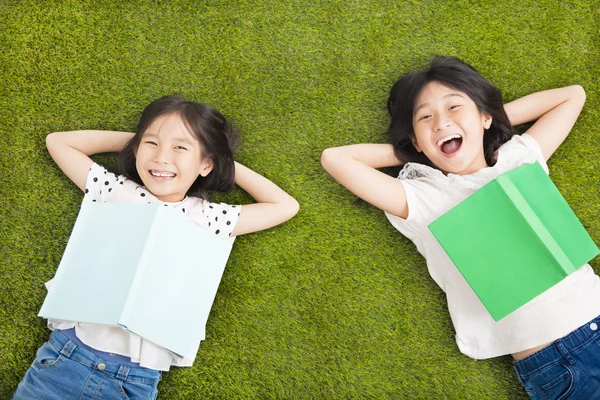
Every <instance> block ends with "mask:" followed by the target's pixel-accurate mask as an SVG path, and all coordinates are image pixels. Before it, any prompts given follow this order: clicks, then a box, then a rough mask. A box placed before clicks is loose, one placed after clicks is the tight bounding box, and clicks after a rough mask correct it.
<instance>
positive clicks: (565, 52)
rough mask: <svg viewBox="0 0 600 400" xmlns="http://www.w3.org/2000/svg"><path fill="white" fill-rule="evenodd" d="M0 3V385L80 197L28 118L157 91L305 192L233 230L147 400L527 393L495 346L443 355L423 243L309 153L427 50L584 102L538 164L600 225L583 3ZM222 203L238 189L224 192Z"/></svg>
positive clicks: (92, 119)
mask: <svg viewBox="0 0 600 400" xmlns="http://www.w3.org/2000/svg"><path fill="white" fill-rule="evenodd" d="M0 15H2V18H1V19H0V79H1V82H2V85H1V87H0V99H2V100H1V103H0V122H1V123H0V152H1V154H2V156H1V157H0V168H1V171H2V179H1V180H0V193H1V196H0V217H1V224H0V240H1V247H0V260H1V261H0V304H1V306H0V330H1V331H2V335H0V398H9V397H10V396H11V394H12V392H13V391H14V389H15V388H16V386H17V384H18V382H19V381H20V380H21V378H22V377H23V375H24V373H25V371H26V369H27V368H28V366H29V364H30V363H31V361H32V359H33V357H34V354H35V351H36V349H37V348H38V347H39V346H40V345H41V344H42V343H43V342H44V341H45V340H46V339H47V337H48V330H47V329H46V327H45V321H43V320H42V319H40V318H38V317H36V315H37V312H38V310H39V308H40V306H41V304H42V301H43V299H44V296H45V293H46V292H45V288H44V286H43V283H44V282H45V281H47V280H49V279H50V278H51V277H52V276H53V274H54V271H55V269H56V267H57V265H58V262H59V261H60V258H61V254H62V251H63V250H64V247H65V245H66V242H67V240H68V237H69V234H70V230H71V228H72V224H73V222H74V220H75V217H76V215H77V212H78V207H79V203H80V201H81V198H82V195H81V193H80V192H79V190H78V189H77V188H76V187H75V186H74V185H73V184H72V183H71V182H70V181H68V179H67V178H66V177H65V176H64V175H63V174H62V173H61V172H60V171H59V170H58V168H57V167H56V166H55V164H54V163H53V162H52V160H51V159H50V157H49V155H48V153H47V152H46V150H45V146H44V139H45V136H46V135H47V134H48V133H49V132H52V131H60V130H72V129H85V128H94V129H114V130H131V129H133V128H134V126H135V124H136V122H137V119H138V118H139V115H140V112H141V110H142V109H143V107H144V106H145V105H146V104H148V103H149V102H150V101H151V100H153V99H155V98H157V97H159V96H161V95H164V94H170V93H174V92H178V93H182V94H184V95H186V96H188V97H190V98H192V99H194V100H197V101H203V102H207V103H210V104H212V105H213V106H215V107H217V108H218V109H219V110H221V111H222V112H223V113H224V114H225V115H226V116H228V117H230V118H231V119H232V120H233V121H234V123H235V124H236V125H237V127H238V128H239V130H240V131H241V134H242V137H243V140H244V142H243V147H242V148H241V151H240V153H239V155H238V159H239V160H240V161H241V162H243V163H245V164H247V165H248V166H250V167H251V168H253V169H255V170H257V171H258V172H260V173H262V174H264V175H266V176H267V177H268V178H270V179H272V180H273V181H275V182H276V183H278V184H279V185H280V186H281V187H283V188H284V189H285V190H287V191H289V192H290V193H291V194H292V195H293V196H294V197H296V198H297V199H298V201H299V202H300V204H301V207H302V208H301V211H300V213H299V214H298V216H296V217H295V218H294V219H293V220H291V221H290V222H288V223H286V224H284V225H282V226H279V227H276V228H274V229H271V230H269V231H265V232H262V233H256V234H253V235H248V236H244V237H240V238H239V239H237V241H236V245H235V246H234V250H233V253H232V255H231V258H230V260H229V263H228V266H227V269H226V272H225V275H224V277H223V280H222V282H221V286H220V289H219V293H218V295H217V298H216V300H215V304H214V307H213V311H212V313H211V317H210V319H209V323H208V327H207V340H206V341H205V342H203V343H202V345H201V348H200V351H199V353H198V356H197V358H196V362H195V364H194V366H193V367H191V368H185V369H177V368H174V369H173V370H172V371H171V372H169V373H167V374H165V375H164V377H163V381H162V382H161V383H160V385H159V390H160V397H161V398H165V399H193V398H211V399H246V398H247V399H252V398H256V399H269V398H273V399H285V398H290V399H291V398H293V399H315V398H318V399H321V398H322V399H338V398H378V399H379V398H390V399H399V398H407V399H444V398H448V399H456V398H468V399H517V398H525V397H526V396H525V393H524V391H523V390H522V389H521V388H520V386H519V384H518V382H517V379H516V378H515V377H514V375H513V371H512V368H511V360H510V359H509V357H502V358H498V359H492V360H485V361H475V360H472V359H469V358H468V357H466V356H463V355H462V354H460V352H459V351H458V349H457V346H456V344H455V343H454V339H453V336H454V332H453V328H452V325H451V322H450V320H449V316H448V313H447V310H446V305H445V300H444V295H443V293H442V292H441V290H440V289H439V288H438V287H437V286H436V285H435V283H434V282H433V281H432V279H431V278H430V277H429V276H428V273H427V271H426V267H425V262H424V260H423V259H422V258H421V257H420V256H419V254H418V253H417V252H416V250H415V249H414V247H413V246H412V244H411V243H410V242H408V241H407V240H406V239H405V238H404V237H402V235H401V234H400V233H398V232H396V231H395V230H394V229H393V227H392V226H391V225H390V224H389V223H388V222H387V220H386V218H385V217H384V215H383V213H381V212H379V211H378V210H376V209H375V208H373V207H371V206H369V205H367V204H364V203H362V202H360V201H357V200H356V198H355V197H354V196H353V195H352V194H350V193H349V192H347V191H346V190H345V189H343V188H342V187H340V186H339V185H338V184H336V183H335V182H334V181H333V180H332V179H331V178H330V177H328V176H327V174H326V173H325V172H324V171H323V170H322V168H321V167H320V163H319V157H320V153H321V151H322V150H323V149H324V148H326V147H331V146H337V145H343V144H350V143H359V142H367V141H370V142H382V141H383V140H384V139H383V136H382V132H384V131H385V129H386V124H387V121H388V120H387V117H386V114H385V101H386V99H387V94H388V91H389V88H390V86H391V84H392V83H393V82H394V81H395V79H396V78H397V77H398V76H399V75H400V74H402V73H404V72H407V71H409V70H411V69H413V68H416V67H422V66H424V65H425V64H426V63H427V61H428V60H429V59H430V58H431V56H432V55H434V54H445V55H456V56H458V57H460V58H462V59H464V60H465V61H467V62H470V63H472V64H473V65H474V66H475V67H476V68H478V69H479V70H480V72H481V73H482V74H483V75H484V76H486V77H487V78H489V79H490V80H491V81H492V82H494V83H495V84H496V85H498V86H499V87H500V88H501V89H502V91H503V94H504V96H505V100H506V101H509V100H512V99H514V98H517V97H519V96H522V95H525V94H527V93H530V92H533V91H537V90H542V89H547V88H552V87H557V86H563V85H569V84H581V85H583V86H584V87H585V88H586V90H587V94H588V100H587V105H586V107H585V108H584V111H583V113H582V115H581V117H580V119H579V121H578V122H577V124H576V125H575V127H574V129H573V132H572V133H571V135H570V137H569V138H568V140H567V141H566V142H565V144H564V145H563V146H562V147H561V148H560V149H559V151H558V152H557V153H556V154H555V155H554V156H553V158H552V159H551V162H550V168H551V176H552V178H553V179H554V181H555V183H556V184H557V186H558V187H559V189H560V190H561V192H562V193H563V194H564V195H565V197H566V198H567V201H568V202H569V203H570V204H571V206H572V208H573V209H574V210H575V212H576V213H577V215H578V216H579V217H580V219H581V220H582V222H583V224H584V225H585V227H586V228H587V229H588V231H589V232H590V234H591V235H592V237H593V238H594V239H595V241H596V242H600V218H599V214H598V213H599V211H598V210H600V202H599V197H598V187H599V186H600V185H599V183H600V161H599V159H600V158H599V157H597V154H596V153H597V152H598V150H599V143H600V141H599V134H598V126H599V125H600V111H599V110H600V97H599V94H600V90H599V89H600V88H599V83H598V82H599V81H598V79H597V77H598V76H600V67H599V66H598V60H599V59H600V52H599V48H598V43H600V37H599V33H598V32H600V30H599V22H600V3H599V2H598V0H594V1H591V2H590V1H567V2H553V1H527V0H525V1H523V0H520V1H506V2H486V1H455V2H443V1H433V0H423V1H417V0H411V1H406V2H398V1H393V0H373V1H348V0H347V1H319V0H316V1H301V0H294V1H290V2H268V1H259V0H256V1H250V0H239V1H235V2H228V1H222V0H221V1H218V0H215V1H209V0H206V1H191V0H188V1H184V0H180V1H169V2H160V1H102V2H79V1H27V0H22V1H11V0H5V1H3V2H2V3H1V4H0ZM97 160H99V161H100V162H102V163H104V164H106V165H107V166H109V167H110V166H112V165H113V162H114V157H113V156H111V155H103V156H99V157H98V158H97ZM217 199H218V200H222V201H228V202H248V201H250V199H249V197H248V196H247V195H246V194H245V193H243V192H241V191H239V190H236V191H233V192H232V193H230V194H228V195H222V196H217ZM592 266H593V267H594V269H595V270H596V272H598V271H599V270H600V265H599V263H598V259H596V260H594V261H593V262H592Z"/></svg>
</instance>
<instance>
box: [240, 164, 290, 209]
mask: <svg viewBox="0 0 600 400" xmlns="http://www.w3.org/2000/svg"><path fill="white" fill-rule="evenodd" d="M235 184H236V185H238V186H239V187H240V188H242V189H244V190H245V191H246V192H247V193H248V194H249V195H250V196H252V198H253V199H254V200H256V202H257V203H282V202H287V201H294V202H295V201H296V200H294V198H293V197H292V196H290V195H289V194H287V193H286V192H285V191H284V190H283V189H281V188H280V187H279V186H277V185H276V184H274V183H273V182H271V181H270V180H268V179H267V178H265V177H264V176H262V175H260V174H258V173H256V172H254V171H252V170H251V169H250V168H248V167H246V166H245V165H242V164H240V163H238V162H237V161H236V163H235Z"/></svg>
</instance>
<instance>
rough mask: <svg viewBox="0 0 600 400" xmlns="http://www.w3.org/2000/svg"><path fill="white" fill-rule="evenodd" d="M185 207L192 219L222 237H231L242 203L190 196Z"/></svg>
mask: <svg viewBox="0 0 600 400" xmlns="http://www.w3.org/2000/svg"><path fill="white" fill-rule="evenodd" d="M184 207H185V208H184V213H185V214H186V216H187V217H188V218H189V219H190V220H192V221H193V222H194V223H196V224H197V225H200V226H202V227H203V228H205V229H206V230H208V231H209V232H211V233H213V234H214V235H215V236H217V237H221V238H229V237H230V234H231V232H233V229H234V228H235V225H236V224H237V221H238V218H239V216H240V212H241V206H240V205H237V204H227V203H215V202H210V201H208V200H205V199H202V198H199V197H188V198H187V199H186V200H185V205H184Z"/></svg>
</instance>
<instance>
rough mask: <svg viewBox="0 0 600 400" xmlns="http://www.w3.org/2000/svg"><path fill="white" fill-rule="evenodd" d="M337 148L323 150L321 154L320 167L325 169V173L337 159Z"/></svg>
mask: <svg viewBox="0 0 600 400" xmlns="http://www.w3.org/2000/svg"><path fill="white" fill-rule="evenodd" d="M337 153H338V148H337V147H330V148H328V149H325V150H323V152H322V153H321V165H322V166H323V168H324V169H325V171H329V169H330V168H331V165H332V164H333V162H334V161H335V160H336V158H337Z"/></svg>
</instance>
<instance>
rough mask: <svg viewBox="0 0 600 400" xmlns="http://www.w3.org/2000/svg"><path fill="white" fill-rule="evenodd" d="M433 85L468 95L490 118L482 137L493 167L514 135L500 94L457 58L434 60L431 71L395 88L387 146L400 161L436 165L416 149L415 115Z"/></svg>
mask: <svg viewBox="0 0 600 400" xmlns="http://www.w3.org/2000/svg"><path fill="white" fill-rule="evenodd" d="M430 82H438V83H440V84H442V85H444V86H447V87H449V88H452V89H455V90H458V91H461V92H463V93H466V94H467V95H468V96H469V97H470V98H471V100H473V102H474V103H475V105H476V106H477V109H478V110H479V112H480V113H482V114H486V115H490V116H491V117H492V124H491V126H490V128H489V129H487V130H486V133H485V135H484V136H483V152H484V156H485V161H486V163H487V165H490V166H491V165H494V163H495V159H494V157H495V153H496V150H498V148H499V147H500V146H501V145H502V144H504V143H506V142H507V141H508V140H509V139H510V138H511V137H512V136H513V135H514V133H515V131H514V129H513V127H512V125H511V124H510V121H509V119H508V116H507V115H506V111H504V103H503V102H502V94H501V93H500V90H499V89H498V88H497V87H496V86H494V85H493V84H492V83H490V82H489V81H488V80H487V79H485V78H484V77H483V76H481V75H480V74H479V72H477V71H476V70H475V68H473V67H472V66H470V65H469V64H467V63H465V62H463V61H461V60H459V59H458V58H456V57H435V58H434V59H433V61H432V62H431V66H430V67H429V68H428V69H425V70H421V71H416V72H411V73H409V74H406V75H404V76H402V77H401V78H400V79H398V81H397V82H396V83H395V84H394V86H392V89H391V91H390V97H389V98H388V102H387V107H388V112H389V114H390V117H391V122H390V127H389V129H388V131H387V132H386V136H387V138H388V142H389V143H391V144H392V145H393V147H394V153H395V155H396V157H397V158H398V159H399V160H400V161H404V162H418V163H421V164H426V165H429V166H431V167H434V168H435V165H433V164H432V163H431V161H430V160H429V159H428V158H427V157H426V156H425V155H424V154H423V153H420V152H418V151H417V149H416V148H415V147H414V145H413V139H414V137H415V133H414V128H413V114H414V107H415V102H416V100H417V97H418V96H419V94H420V93H421V91H422V90H423V88H424V87H425V86H426V85H427V84H428V83H430Z"/></svg>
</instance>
